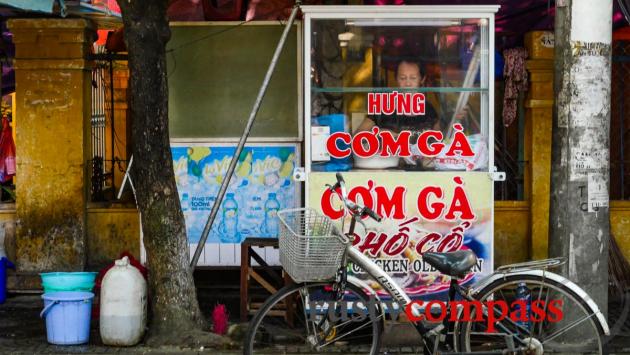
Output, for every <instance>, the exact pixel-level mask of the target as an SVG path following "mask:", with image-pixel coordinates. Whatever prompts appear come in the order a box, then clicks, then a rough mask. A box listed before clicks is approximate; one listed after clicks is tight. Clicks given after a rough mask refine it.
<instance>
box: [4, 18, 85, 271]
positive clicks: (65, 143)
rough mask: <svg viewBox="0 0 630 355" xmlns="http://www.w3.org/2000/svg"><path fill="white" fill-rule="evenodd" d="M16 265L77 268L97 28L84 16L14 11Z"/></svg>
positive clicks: (80, 252)
mask: <svg viewBox="0 0 630 355" xmlns="http://www.w3.org/2000/svg"><path fill="white" fill-rule="evenodd" d="M9 28H10V30H11V32H12V33H13V42H14V43H15V53H16V54H15V62H14V67H15V72H16V99H17V110H18V112H20V124H19V125H18V126H17V131H16V135H17V147H16V149H17V152H16V153H17V181H18V184H17V191H16V193H17V201H16V214H17V228H16V258H17V260H16V261H17V266H18V271H21V272H32V271H46V270H56V271H63V270H66V271H69V270H82V269H83V267H84V265H85V256H86V245H85V244H86V242H85V240H86V237H85V236H86V212H85V211H86V210H85V205H86V186H87V185H88V184H87V179H86V169H85V166H86V162H87V160H88V159H89V158H90V156H91V154H90V153H91V152H90V146H91V144H90V104H91V103H90V85H91V66H90V63H89V62H88V61H86V59H85V58H86V54H87V53H88V52H89V50H90V47H91V45H92V43H93V41H94V39H95V38H96V37H95V33H94V30H93V28H92V25H91V23H90V22H88V21H87V20H84V19H14V20H9Z"/></svg>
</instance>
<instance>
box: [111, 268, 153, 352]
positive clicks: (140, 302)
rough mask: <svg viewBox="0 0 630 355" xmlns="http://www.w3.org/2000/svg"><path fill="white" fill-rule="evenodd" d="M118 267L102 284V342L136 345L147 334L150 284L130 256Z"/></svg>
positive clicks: (112, 269) (112, 270)
mask: <svg viewBox="0 0 630 355" xmlns="http://www.w3.org/2000/svg"><path fill="white" fill-rule="evenodd" d="M115 264H116V265H115V266H114V267H113V268H111V269H110V270H109V271H107V273H106V274H105V277H104V278H103V282H102V285H101V311H100V331H101V339H102V340H103V344H106V345H117V346H132V345H136V344H137V343H139V342H140V340H142V336H143V335H144V329H145V325H146V322H147V283H146V281H145V280H144V278H143V277H142V274H141V273H140V271H138V269H136V268H135V267H133V266H132V265H130V264H129V258H127V257H126V256H125V257H124V258H122V259H120V260H116V262H115Z"/></svg>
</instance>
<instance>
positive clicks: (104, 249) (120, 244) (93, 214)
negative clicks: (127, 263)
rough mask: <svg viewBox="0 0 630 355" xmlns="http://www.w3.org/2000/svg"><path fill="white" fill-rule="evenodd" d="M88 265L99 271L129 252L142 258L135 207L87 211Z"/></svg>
mask: <svg viewBox="0 0 630 355" xmlns="http://www.w3.org/2000/svg"><path fill="white" fill-rule="evenodd" d="M87 247H88V250H87V257H88V260H87V264H88V268H89V269H92V270H98V269H100V268H101V267H103V266H105V265H107V264H109V263H110V262H111V261H112V260H114V259H117V258H118V257H119V256H120V253H121V252H123V251H129V252H131V254H133V256H134V257H136V259H138V260H140V223H139V220H138V212H137V211H136V209H135V208H120V207H115V206H114V207H105V206H102V207H97V206H96V205H91V206H90V207H89V208H88V210H87Z"/></svg>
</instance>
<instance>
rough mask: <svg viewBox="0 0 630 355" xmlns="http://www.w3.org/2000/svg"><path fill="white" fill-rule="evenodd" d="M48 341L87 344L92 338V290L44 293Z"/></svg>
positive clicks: (52, 342) (44, 313) (44, 316)
mask: <svg viewBox="0 0 630 355" xmlns="http://www.w3.org/2000/svg"><path fill="white" fill-rule="evenodd" d="M42 298H43V299H44V309H43V310H42V312H41V313H40V314H39V316H40V317H41V318H44V319H46V336H47V339H48V342H49V343H51V344H57V345H76V344H85V343H87V342H88V341H89V340H90V313H91V312H90V311H91V309H92V299H93V298H94V294H93V293H92V292H76V291H71V292H51V293H45V294H43V295H42Z"/></svg>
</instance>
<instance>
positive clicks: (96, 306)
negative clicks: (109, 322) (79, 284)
mask: <svg viewBox="0 0 630 355" xmlns="http://www.w3.org/2000/svg"><path fill="white" fill-rule="evenodd" d="M125 256H126V257H128V258H129V264H131V265H132V266H133V267H135V268H136V269H138V271H140V273H141V274H142V277H144V279H145V280H146V279H147V277H148V276H149V270H148V269H147V268H146V267H144V266H143V265H142V263H140V261H138V259H136V258H135V257H134V256H133V255H131V253H129V252H128V251H124V252H122V253H120V257H119V258H118V259H122V258H124V257H125ZM114 265H115V264H114V262H113V261H112V262H111V264H109V265H107V266H106V267H105V268H103V269H101V270H100V271H99V272H98V275H97V276H96V281H95V282H94V303H93V307H92V319H97V318H98V317H99V316H100V310H101V303H100V301H99V300H97V299H96V298H97V297H98V298H99V299H100V295H101V282H103V277H105V274H106V273H107V272H108V271H109V269H111V268H113V267H114Z"/></svg>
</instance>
